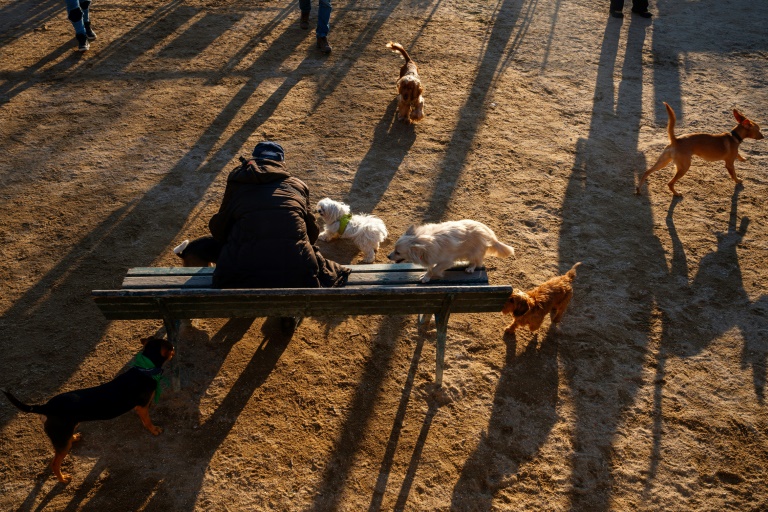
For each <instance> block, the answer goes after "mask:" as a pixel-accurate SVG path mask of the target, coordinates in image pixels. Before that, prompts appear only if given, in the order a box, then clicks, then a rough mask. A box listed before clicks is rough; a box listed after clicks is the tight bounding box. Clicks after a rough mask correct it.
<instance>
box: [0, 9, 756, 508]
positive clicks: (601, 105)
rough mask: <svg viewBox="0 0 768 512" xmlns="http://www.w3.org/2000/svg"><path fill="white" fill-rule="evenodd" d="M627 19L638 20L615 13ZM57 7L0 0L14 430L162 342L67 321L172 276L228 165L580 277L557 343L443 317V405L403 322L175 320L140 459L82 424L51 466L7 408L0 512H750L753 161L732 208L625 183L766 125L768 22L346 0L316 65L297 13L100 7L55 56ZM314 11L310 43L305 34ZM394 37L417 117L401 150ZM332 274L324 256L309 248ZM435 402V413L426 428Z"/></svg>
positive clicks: (701, 186) (503, 280)
mask: <svg viewBox="0 0 768 512" xmlns="http://www.w3.org/2000/svg"><path fill="white" fill-rule="evenodd" d="M628 3H630V2H628ZM63 4H64V2H63V1H61V0H35V1H32V0H18V1H16V0H14V1H9V0H0V155H2V157H1V158H0V180H1V182H0V183H1V185H2V186H1V187H0V240H2V244H0V256H1V257H2V265H0V311H1V312H2V320H1V324H0V325H1V326H2V337H1V338H0V347H2V372H1V373H2V376H1V377H0V387H4V388H9V389H12V390H13V391H14V393H15V394H16V395H17V396H19V397H20V398H22V399H24V400H26V401H27V402H30V403H41V402H44V401H45V400H47V399H48V398H50V397H51V396H53V395H54V394H56V393H60V392H62V391H66V390H71V389H76V388H80V387H88V386H93V385H96V384H99V383H102V382H105V381H107V380H109V379H111V378H112V377H114V376H115V375H116V374H118V373H119V372H121V371H123V370H124V369H125V368H126V365H127V364H128V362H129V360H130V359H131V357H132V356H133V354H134V353H135V352H137V351H138V349H139V344H138V340H139V338H140V337H142V336H146V335H148V334H152V333H154V332H155V331H156V330H157V329H158V327H159V324H158V323H157V322H146V321H142V322H138V321H136V322H128V321H121V322H107V321H106V320H104V318H103V317H102V315H101V314H100V312H99V310H98V309H97V308H96V306H95V305H94V303H93V301H92V299H91V298H90V292H91V290H93V289H108V288H113V287H115V286H118V285H119V283H120V281H121V280H122V278H123V276H124V274H125V271H126V269H128V268H130V267H135V266H149V265H177V264H178V260H177V258H175V257H174V256H173V254H172V253H171V248H172V247H173V246H175V245H176V244H177V243H179V242H180V241H181V240H183V239H184V238H191V237H194V236H199V235H203V234H206V230H207V221H208V218H209V217H210V216H211V215H212V214H213V213H214V212H215V211H216V209H217V207H218V204H219V202H220V200H221V196H222V193H223V190H224V184H225V179H226V175H227V173H228V171H230V170H231V169H232V168H233V167H234V166H235V165H236V163H237V157H238V156H239V155H247V154H249V153H250V150H251V149H252V147H253V146H254V145H255V144H256V143H257V142H259V141H260V140H263V139H272V140H276V141H278V142H280V143H281V144H283V146H284V147H285V148H286V153H287V163H288V165H289V168H290V170H291V171H292V172H293V173H294V174H295V175H296V176H298V177H300V178H301V179H303V180H304V181H305V182H306V183H307V184H308V185H309V187H310V189H311V191H312V198H313V199H314V200H319V199H320V198H322V197H324V196H329V197H332V198H334V199H337V200H344V201H346V202H348V203H349V204H351V205H352V207H353V209H354V210H355V211H356V212H369V213H374V214H376V215H378V216H380V217H381V218H382V219H384V221H385V222H386V224H387V226H388V227H389V230H390V233H391V236H390V238H389V239H388V240H387V241H386V242H385V244H384V246H383V247H382V249H381V251H380V252H379V254H378V256H377V262H380V263H383V262H385V260H386V254H387V253H388V252H389V251H390V250H391V249H392V246H393V244H394V241H395V240H396V239H397V237H398V236H399V235H400V234H402V233H403V232H404V230H405V229H406V228H407V226H408V225H410V224H412V223H421V222H427V221H429V222H431V221H441V220H455V219H461V218H471V219H475V220H479V221H481V222H484V223H486V224H488V225H489V226H490V227H492V228H493V229H494V231H495V232H496V234H497V235H498V236H499V238H500V239H502V240H503V241H505V242H507V243H509V244H511V245H513V246H514V247H515V248H516V250H517V257H516V258H515V259H497V258H490V259H488V260H487V267H488V269H489V276H490V280H491V282H492V283H494V284H507V283H508V284H511V285H513V286H514V287H516V288H528V287H530V286H532V285H535V284H537V283H540V282H542V281H544V280H546V279H548V278H550V277H552V276H554V275H557V274H559V273H562V272H564V271H565V270H567V269H568V268H570V267H571V265H572V264H573V263H574V262H576V261H582V262H583V265H582V266H581V268H580V269H579V274H578V277H577V279H576V283H575V288H576V291H575V298H574V301H573V303H572V305H571V308H570V309H569V311H568V312H567V313H566V315H565V318H564V321H563V323H562V325H561V327H560V328H559V330H558V329H549V323H548V321H547V323H545V325H544V326H543V328H542V329H541V330H540V331H539V332H537V333H529V332H528V331H522V332H520V333H518V334H517V335H516V336H510V335H505V334H504V328H505V326H506V325H507V322H508V320H507V319H506V318H504V317H503V316H502V315H501V314H500V313H499V314H494V313H488V314H478V315H454V316H452V317H451V320H450V324H449V333H448V344H447V354H446V370H445V382H444V393H443V394H442V395H436V394H435V393H434V391H435V390H434V385H433V381H434V366H435V363H434V360H435V344H434V341H435V334H434V331H432V332H428V333H426V334H423V335H422V334H420V333H419V332H418V330H417V328H416V322H415V318H414V317H412V316H403V317H346V318H345V317H338V318H312V319H308V320H306V321H305V322H304V323H303V324H302V325H301V326H300V327H299V329H298V330H297V331H296V332H295V334H294V335H293V336H292V337H291V338H288V337H286V336H284V335H282V334H281V332H280V330H279V325H276V323H275V322H274V321H273V320H272V319H269V320H266V321H265V320H264V319H257V320H255V321H245V320H226V319H222V320H206V321H201V320H197V321H195V324H194V328H192V329H188V330H186V331H185V332H184V335H183V339H182V341H181V345H180V364H181V365H182V369H183V371H184V373H183V375H184V386H183V387H182V389H181V390H180V391H178V392H168V393H166V394H164V395H163V397H162V399H161V400H160V402H159V404H158V405H157V406H156V407H153V410H152V416H153V418H154V420H155V422H156V423H157V424H158V425H161V426H163V427H164V428H165V432H164V433H163V434H162V435H161V436H158V437H153V436H151V435H150V434H149V433H147V432H146V431H145V430H143V429H142V427H141V424H140V423H139V421H138V420H137V418H136V417H135V416H136V415H135V414H134V413H129V414H126V415H124V416H121V417H119V418H118V419H115V420H112V421H109V422H91V423H86V424H83V425H81V428H80V431H81V432H82V433H83V440H82V441H81V442H80V443H78V444H76V445H75V447H74V448H73V450H72V453H71V454H70V456H69V457H67V459H66V460H65V463H64V470H65V471H66V472H68V473H71V474H72V477H73V479H72V482H71V483H70V484H69V485H66V486H65V485H62V484H58V483H57V482H56V480H55V479H54V478H53V477H52V475H51V473H50V471H48V470H47V464H48V462H49V460H50V457H51V455H52V449H51V447H50V445H49V442H48V440H47V438H46V437H45V434H44V432H43V428H42V423H41V421H40V419H39V417H37V416H34V415H30V414H22V413H20V412H19V411H17V410H16V409H14V408H13V407H12V406H11V405H10V404H9V403H8V402H7V401H5V399H3V400H1V401H0V461H1V462H0V509H2V510H16V511H33V510H34V511H38V510H65V511H74V510H86V511H105V510H115V511H123V510H126V511H127V510H147V511H150V510H151V511H155V510H162V511H182V510H200V511H225V510H228V511H234V510H280V511H282V510H285V511H292V510H342V511H361V510H369V511H376V510H413V511H433V510H440V511H446V510H477V511H486V510H515V511H517V510H531V511H544V510H546V511H549V510H553V511H565V510H579V511H581V510H584V511H607V510H617V511H624V510H685V511H687V510H712V511H722V510H739V511H749V510H755V511H757V510H766V509H768V493H767V492H766V490H765V489H766V488H765V482H766V480H768V470H766V467H768V416H767V415H766V403H765V387H766V357H767V356H768V291H766V290H768V268H767V267H766V261H768V218H767V215H768V214H767V213H766V200H768V177H766V166H767V164H768V142H766V141H754V140H746V141H745V142H744V143H743V144H742V145H741V154H742V155H743V156H745V157H746V158H747V161H746V162H737V163H736V168H737V171H738V173H739V175H740V176H742V177H743V178H744V183H743V185H740V186H736V185H735V183H734V182H733V181H731V180H730V178H729V177H728V174H727V172H726V171H725V169H724V166H723V164H722V162H720V163H706V162H703V161H701V160H697V161H695V162H694V165H693V168H692V169H691V171H690V172H689V173H688V175H687V176H686V177H685V178H683V179H682V180H681V181H680V182H679V184H678V186H677V189H678V190H679V191H680V192H682V193H683V194H684V197H683V198H682V199H675V200H673V198H672V195H671V194H670V192H669V190H668V189H667V186H666V183H667V181H668V180H669V179H670V178H671V177H672V174H673V170H672V168H671V167H669V168H666V169H664V170H662V171H659V172H658V173H657V174H654V175H652V176H651V177H650V179H649V182H648V185H647V187H643V191H642V195H640V196H636V195H635V194H634V187H635V184H636V182H637V179H638V177H639V174H640V173H642V171H643V170H644V169H646V168H647V167H649V166H650V165H651V164H652V163H653V161H655V159H656V157H657V156H658V154H659V153H660V152H661V150H662V149H663V148H664V147H665V145H666V144H667V136H666V131H665V126H666V120H667V117H666V113H665V111H664V107H663V105H662V102H663V101H666V102H668V103H669V104H670V105H672V107H673V108H674V109H675V111H676V112H677V115H678V127H677V132H678V134H682V133H686V132H693V131H702V132H712V133H718V132H724V131H729V130H730V129H732V128H733V127H734V126H735V122H734V120H733V116H732V114H731V110H732V109H733V108H738V109H740V110H741V111H742V112H743V113H744V114H745V115H747V116H749V117H750V118H752V119H754V120H755V121H757V122H758V123H763V124H764V125H765V126H768V109H767V108H766V106H768V87H766V86H768V32H766V29H765V20H766V19H768V2H764V1H759V2H758V1H747V0H722V1H719V0H701V1H693V0H658V1H655V2H654V1H652V2H651V8H652V10H653V11H654V13H655V14H656V16H654V18H653V19H652V20H650V21H649V20H644V19H641V18H639V17H633V16H630V15H629V7H627V8H626V10H625V12H626V13H627V17H626V18H625V19H624V20H617V19H612V18H609V17H608V12H607V11H608V2H607V0H606V1H604V2H597V1H595V2H566V1H563V0H491V1H486V0H462V1H459V0H380V1H373V0H340V1H335V2H334V4H335V5H334V10H333V15H332V18H331V25H332V32H331V35H330V41H331V43H332V44H333V52H332V53H331V54H330V55H329V56H325V55H322V54H320V53H319V52H318V51H317V50H316V49H315V48H314V37H313V34H312V31H303V30H301V29H300V28H299V26H298V16H299V11H298V6H297V3H296V2H290V3H286V2H278V1H275V0H265V1H254V0H245V1H242V2H225V1H223V0H210V1H198V0H170V1H164V2H159V3H137V2H129V1H126V0H114V1H101V0H95V1H94V4H93V9H92V20H93V26H94V29H95V30H96V32H97V34H98V39H97V40H96V41H94V42H93V43H92V46H91V50H90V51H88V52H86V53H84V54H80V53H77V52H74V51H73V48H74V45H75V43H74V39H73V37H72V28H71V26H70V24H69V22H68V21H67V18H66V13H65V10H64V5H63ZM315 12H316V11H313V14H312V19H311V22H312V23H313V24H314V22H315V19H316V18H315ZM390 40H394V41H398V42H400V43H402V44H403V45H404V46H405V47H406V48H408V50H409V51H410V52H411V55H412V57H413V58H414V59H415V60H416V62H417V63H418V64H419V65H420V69H421V75H422V79H423V82H424V85H425V89H426V93H425V97H426V119H425V120H424V121H423V122H422V123H421V124H419V125H417V126H408V125H404V124H402V123H399V122H397V121H396V120H395V119H394V114H395V106H396V100H395V86H394V82H395V80H396V78H397V73H398V69H399V66H400V65H401V63H402V61H401V60H400V59H399V57H398V56H396V55H394V54H392V53H391V52H390V51H388V50H387V49H386V48H385V45H386V43H387V42H388V41H390ZM321 247H322V250H323V252H324V253H325V254H326V255H328V256H330V257H332V258H334V259H336V260H338V261H340V262H343V263H354V262H357V261H358V260H359V259H360V257H361V255H360V254H359V253H358V252H357V251H356V249H355V247H354V246H353V245H352V244H350V243H348V242H347V241H341V242H334V243H323V244H321ZM435 396H441V397H442V399H441V400H436V399H435Z"/></svg>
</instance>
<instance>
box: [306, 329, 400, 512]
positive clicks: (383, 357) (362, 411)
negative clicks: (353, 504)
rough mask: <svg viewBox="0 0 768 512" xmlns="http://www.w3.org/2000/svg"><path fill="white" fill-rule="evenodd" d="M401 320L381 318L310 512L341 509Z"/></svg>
mask: <svg viewBox="0 0 768 512" xmlns="http://www.w3.org/2000/svg"><path fill="white" fill-rule="evenodd" d="M404 321H405V319H404V318H403V317H399V316H387V317H384V318H383V319H382V322H381V324H380V325H379V328H378V329H377V331H378V332H377V334H376V336H375V337H374V338H373V339H372V340H371V351H372V353H371V356H370V357H369V358H368V359H367V361H366V363H365V367H364V368H363V371H362V373H361V374H360V381H359V384H358V386H357V389H356V390H355V393H354V395H353V397H352V399H351V401H350V405H349V408H348V411H349V414H348V416H347V417H346V418H345V420H344V423H343V425H342V427H341V432H340V434H339V436H338V437H337V438H336V440H335V441H334V443H333V447H332V448H331V450H330V452H329V458H328V461H327V462H326V464H325V467H324V469H323V475H322V477H321V479H320V482H319V484H318V486H317V490H316V492H315V496H314V499H313V503H312V505H311V506H310V510H315V511H321V510H322V511H324V510H338V509H339V507H340V504H341V498H342V496H343V493H344V486H345V483H346V482H347V479H348V476H349V473H350V470H351V469H352V465H353V463H354V461H355V458H356V456H357V452H358V451H359V449H360V445H361V443H362V441H363V440H364V439H365V433H366V431H367V430H368V423H369V421H370V420H371V416H372V415H373V410H374V406H375V405H376V403H377V397H378V394H379V389H380V388H381V386H382V384H383V383H384V381H385V379H386V378H387V373H388V372H389V368H390V366H391V364H392V358H393V356H394V352H395V344H396V340H397V339H398V338H399V337H400V335H401V333H402V331H403V322H404Z"/></svg>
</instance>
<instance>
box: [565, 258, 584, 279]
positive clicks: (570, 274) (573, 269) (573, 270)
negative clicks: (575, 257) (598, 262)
mask: <svg viewBox="0 0 768 512" xmlns="http://www.w3.org/2000/svg"><path fill="white" fill-rule="evenodd" d="M579 265H581V262H578V263H576V264H575V265H573V266H572V267H571V270H569V271H568V272H566V273H565V275H566V276H568V279H570V280H571V281H573V278H574V277H576V269H577V268H578V266H579Z"/></svg>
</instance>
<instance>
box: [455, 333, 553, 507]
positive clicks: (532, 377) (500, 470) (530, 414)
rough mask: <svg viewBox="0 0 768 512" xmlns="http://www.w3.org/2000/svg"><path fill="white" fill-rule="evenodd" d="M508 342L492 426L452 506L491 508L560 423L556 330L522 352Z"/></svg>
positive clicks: (468, 466)
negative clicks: (518, 352) (503, 489)
mask: <svg viewBox="0 0 768 512" xmlns="http://www.w3.org/2000/svg"><path fill="white" fill-rule="evenodd" d="M540 336H541V337H542V339H541V345H540V346H538V347H537V344H538V343H539V337H540ZM505 341H506V343H507V355H506V364H505V366H504V368H503V370H502V372H501V378H500V379H499V383H498V385H497V386H496V392H495V393H494V397H493V410H492V412H491V417H490V419H489V420H488V429H487V431H486V432H484V433H483V435H482V437H481V439H480V442H479V444H478V446H477V448H475V451H474V452H472V455H470V457H469V459H468V460H467V462H466V463H465V464H464V467H463V468H462V470H461V476H460V477H459V481H458V482H457V483H456V486H455V487H454V489H453V498H452V500H451V510H455V511H462V510H473V511H484V510H492V509H493V499H494V496H495V495H496V493H497V491H499V490H500V489H502V488H505V487H508V486H509V485H511V482H513V481H514V480H515V479H516V478H517V475H518V472H519V469H520V466H521V465H522V464H524V463H525V462H526V461H529V460H531V459H533V458H534V457H536V454H537V453H538V451H539V449H540V448H541V446H542V445H543V444H544V442H545V441H546V440H547V438H548V436H549V433H550V431H551V430H552V427H553V426H554V424H555V423H556V422H557V410H556V406H557V390H558V385H559V382H558V381H559V378H558V335H557V333H556V332H555V330H554V329H550V330H549V331H548V332H546V333H542V334H536V335H534V336H533V339H532V340H530V341H529V342H528V344H527V345H526V346H525V349H524V350H523V351H522V353H521V354H520V355H516V351H517V340H516V337H515V335H511V336H510V335H507V336H506V339H505Z"/></svg>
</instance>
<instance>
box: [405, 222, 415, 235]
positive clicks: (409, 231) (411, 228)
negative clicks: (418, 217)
mask: <svg viewBox="0 0 768 512" xmlns="http://www.w3.org/2000/svg"><path fill="white" fill-rule="evenodd" d="M415 234H416V226H414V225H413V224H411V225H410V226H408V229H406V230H405V236H413V235H415Z"/></svg>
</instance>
